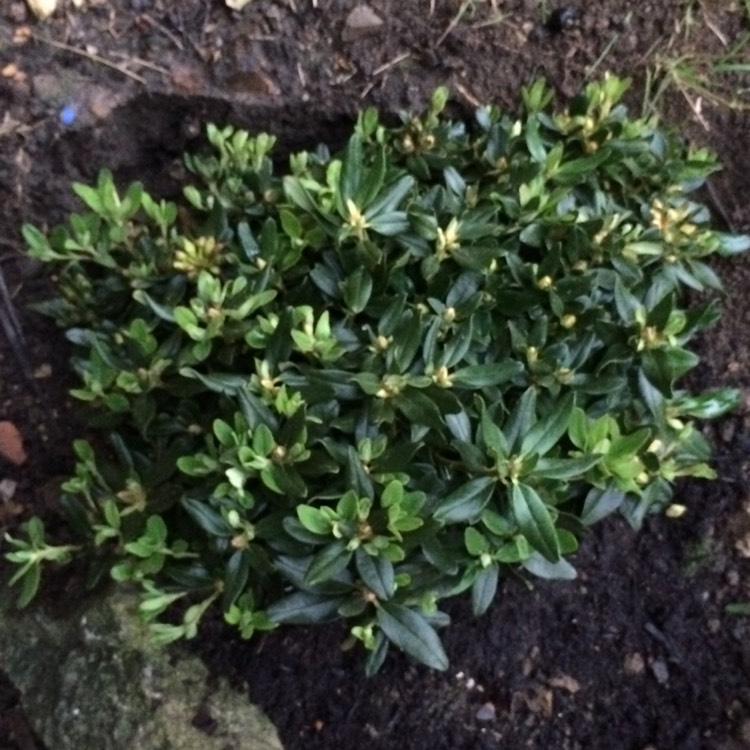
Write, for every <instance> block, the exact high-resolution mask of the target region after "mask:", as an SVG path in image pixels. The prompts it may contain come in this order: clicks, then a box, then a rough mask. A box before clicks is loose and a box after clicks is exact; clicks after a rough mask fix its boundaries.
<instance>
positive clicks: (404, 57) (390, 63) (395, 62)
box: [372, 52, 411, 77]
mask: <svg viewBox="0 0 750 750" xmlns="http://www.w3.org/2000/svg"><path fill="white" fill-rule="evenodd" d="M410 57H411V52H402V53H401V54H400V55H396V57H394V58H393V60H389V61H388V62H387V63H383V65H381V66H380V67H379V68H375V70H373V71H372V75H373V77H374V76H379V75H381V74H382V73H385V71H386V70H390V69H391V68H392V67H393V66H394V65H398V64H399V63H401V62H403V61H404V60H408V59H409V58H410Z"/></svg>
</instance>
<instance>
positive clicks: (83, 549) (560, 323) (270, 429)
mask: <svg viewBox="0 0 750 750" xmlns="http://www.w3.org/2000/svg"><path fill="white" fill-rule="evenodd" d="M626 86H627V84H626V82H624V81H622V80H619V79H617V78H614V77H607V78H605V80H604V81H603V82H601V83H597V84H591V85H589V86H588V87H587V89H586V91H585V93H584V94H582V95H581V96H580V97H579V98H577V99H575V100H574V101H573V102H572V103H571V105H570V107H569V110H568V111H567V112H565V113H563V114H554V113H551V112H550V111H549V102H550V99H551V94H550V92H549V90H548V89H547V88H546V87H545V86H544V85H543V84H542V83H536V84H534V85H533V86H531V87H530V88H529V89H527V90H525V91H524V92H523V103H524V109H525V113H524V115H523V116H522V117H521V119H514V118H513V117H510V116H509V115H507V114H505V113H503V112H502V111H500V110H498V109H496V108H495V107H483V108H481V109H479V110H478V111H477V113H476V118H475V122H474V123H473V124H472V125H471V126H467V125H465V124H463V123H460V122H450V121H447V120H446V119H443V117H442V116H441V111H442V109H443V107H444V105H445V100H446V92H445V91H444V90H438V91H437V92H436V93H435V95H434V96H433V98H432V100H431V104H430V107H429V109H428V111H427V112H426V113H425V114H424V115H423V116H422V117H421V118H412V117H407V116H404V117H403V118H402V124H401V125H399V126H398V127H395V128H389V127H387V126H385V125H383V124H381V123H380V121H379V118H378V114H377V112H375V111H374V110H371V109H368V110H366V111H364V112H362V114H361V115H360V117H359V119H358V122H357V124H356V127H355V129H354V134H353V135H352V137H351V139H350V140H349V142H348V144H347V145H346V147H345V148H344V150H343V151H342V152H341V153H339V154H337V155H331V154H330V153H329V152H328V150H327V149H326V148H324V147H320V148H318V149H317V150H316V151H313V152H309V153H300V154H295V155H293V156H292V157H291V158H290V159H289V168H288V171H287V172H286V173H285V174H283V175H282V176H280V177H279V176H276V175H275V173H274V165H273V162H272V161H271V159H270V156H269V154H270V152H271V149H272V147H273V145H274V138H273V137H271V136H269V135H264V134H261V135H258V136H255V137H253V136H250V135H249V134H248V133H246V132H244V131H242V130H236V129H234V128H232V127H225V128H223V129H219V128H217V127H214V126H209V128H208V138H209V141H210V143H211V145H212V146H213V149H214V150H213V152H212V153H210V154H208V155H194V156H188V157H187V165H188V167H189V168H190V170H191V171H192V172H193V174H194V175H195V182H194V184H191V185H189V186H188V187H187V188H186V189H185V192H184V197H185V201H184V202H183V203H182V204H181V205H179V206H178V205H176V204H174V203H170V202H166V201H163V200H162V201H157V200H155V199H154V198H152V197H151V196H149V195H148V194H147V193H146V192H145V191H144V189H143V187H142V186H141V185H140V184H134V185H131V186H130V187H129V188H128V189H127V191H126V192H125V193H124V194H120V193H118V191H117V189H116V188H115V185H114V183H113V179H112V176H111V175H110V174H109V173H107V172H103V173H102V174H101V175H100V177H99V180H98V183H97V185H96V186H94V187H89V186H85V185H81V184H76V185H75V186H74V189H75V191H76V193H77V194H78V196H79V197H80V198H81V199H82V201H83V202H84V203H85V205H86V211H85V212H84V213H81V214H73V215H72V216H71V217H70V219H69V222H68V224H67V226H64V227H58V228H56V229H54V230H53V231H51V232H50V233H48V234H45V233H44V232H42V231H40V230H39V229H37V228H34V227H32V226H28V225H27V226H24V228H23V234H24V237H25V240H26V242H27V244H28V247H29V251H30V253H31V255H32V256H33V257H35V258H38V259H40V260H42V261H44V262H47V263H50V264H53V267H54V269H55V273H57V274H58V275H59V296H58V297H57V298H56V299H54V300H51V301H49V302H47V303H45V304H44V305H43V308H44V310H45V311H46V312H48V313H49V314H51V315H52V316H54V318H55V319H56V320H57V321H58V322H59V323H60V324H61V325H62V326H64V327H65V328H66V329H67V332H68V333H67V335H68V337H69V339H70V340H71V341H72V342H73V344H74V345H75V358H74V361H73V363H74V366H75V369H76V371H77V372H78V374H79V376H80V387H78V388H77V389H75V390H74V391H73V395H74V396H75V397H76V398H78V399H80V400H81V401H82V402H84V403H85V404H86V405H87V406H88V407H89V409H90V424H91V425H92V426H95V427H97V428H99V429H100V430H101V431H102V432H103V433H104V434H106V435H107V436H108V439H109V445H110V446H111V450H108V449H107V448H106V445H107V443H106V441H104V440H102V441H101V445H98V446H97V448H96V451H95V450H94V448H92V446H91V445H90V444H89V443H88V442H85V441H83V440H79V441H77V442H76V443H75V454H76V456H77V468H76V472H75V476H73V477H71V478H70V479H69V480H68V481H67V482H66V483H65V485H64V488H63V489H64V496H63V498H62V504H63V507H64V510H65V512H66V514H67V517H68V519H69V523H70V526H71V528H72V530H73V531H74V532H75V533H76V534H77V535H78V536H79V537H80V541H79V542H74V543H71V544H66V545H55V544H50V543H48V542H47V541H46V540H45V530H44V527H43V525H42V523H41V522H40V521H39V520H38V519H34V520H32V521H30V522H28V524H27V525H26V535H25V536H23V537H19V538H11V539H9V540H8V541H9V544H10V545H11V546H12V548H13V549H12V551H10V552H9V553H8V554H7V557H8V558H9V559H11V560H12V561H14V562H15V563H17V564H18V565H19V568H18V570H17V572H16V575H15V577H14V580H15V581H20V583H21V585H22V587H21V603H22V604H24V603H26V602H28V601H29V600H30V599H31V598H32V597H33V595H34V593H35V591H36V589H37V586H38V582H39V570H40V567H41V565H42V563H43V562H44V561H58V562H59V561H64V560H67V559H68V558H70V557H71V556H73V555H78V554H82V553H86V554H87V555H88V556H89V559H90V561H91V581H92V582H95V581H96V580H97V579H98V578H100V577H101V576H102V575H106V574H109V575H111V576H112V577H113V578H114V579H115V580H117V581H123V582H124V581H134V582H136V583H137V584H139V585H140V587H141V588H142V598H141V604H140V611H141V613H142V615H143V617H144V618H145V619H146V620H147V621H151V622H152V624H153V629H154V635H155V637H156V639H157V640H158V641H160V642H169V641H172V640H174V639H177V638H180V637H188V638H190V637H193V636H194V635H195V634H196V632H197V628H198V625H199V621H200V619H201V617H202V616H203V615H204V613H205V612H206V611H207V610H208V608H209V607H210V606H211V605H213V604H217V605H218V606H220V607H221V611H222V612H223V614H224V617H225V619H226V621H227V622H229V623H232V624H233V625H236V626H237V628H238V629H239V631H240V633H241V634H242V636H244V637H250V636H251V635H252V634H253V633H254V632H255V631H259V630H268V629H271V628H274V627H276V626H278V625H282V624H288V623H319V622H323V621H329V620H332V619H335V618H345V619H346V620H348V621H349V622H350V625H351V630H350V633H351V636H352V638H353V639H355V640H357V641H360V642H361V643H362V644H363V645H364V647H365V648H366V649H367V650H368V651H369V655H368V660H367V670H368V672H370V673H372V672H374V671H375V670H377V668H378V667H379V666H380V664H381V663H382V662H383V659H384V658H385V655H386V652H387V650H388V648H389V645H390V644H394V645H395V646H397V647H399V648H400V649H403V650H404V651H406V652H407V653H409V654H410V655H411V656H413V657H414V658H416V659H418V660H419V661H421V662H423V663H425V664H427V665H429V666H430V667H434V668H436V669H445V668H446V666H447V659H446V655H445V653H444V650H443V648H442V645H441V643H440V640H439V637H438V635H437V632H436V628H438V627H440V626H443V625H445V624H447V621H448V618H447V616H446V615H445V614H444V613H442V612H441V611H440V610H439V609H438V605H439V603H440V601H441V600H442V599H445V598H446V597H450V596H455V595H457V594H460V593H462V592H470V596H471V601H472V603H473V608H474V611H475V612H476V613H477V614H480V613H482V612H484V611H485V610H486V609H487V608H488V606H489V605H490V603H491V602H492V600H493V597H494V596H495V593H496V591H497V588H498V582H499V580H500V579H501V578H502V576H503V575H505V574H506V573H508V572H510V571H513V572H516V573H520V574H521V575H524V576H526V575H528V576H540V577H542V578H558V579H570V578H573V577H574V576H575V569H574V568H573V566H572V564H571V562H570V561H569V560H568V557H569V556H570V555H571V554H573V553H574V552H575V551H576V548H577V546H578V543H579V539H580V537H581V536H582V535H583V534H584V532H585V530H586V528H587V527H588V526H590V525H591V524H593V523H595V522H596V521H599V520H601V519H602V518H604V517H605V516H607V515H608V514H610V513H613V512H615V511H619V512H620V513H622V514H623V515H624V516H625V517H626V518H627V519H628V521H629V522H630V523H631V524H632V526H634V527H636V528H637V527H638V526H639V525H640V524H641V522H642V520H643V519H644V517H645V516H646V514H647V513H649V512H652V511H657V510H662V509H664V508H667V509H668V511H669V512H670V513H671V514H677V513H678V512H680V507H679V506H678V505H674V504H672V505H670V502H671V500H670V498H671V496H672V484H673V482H674V481H675V480H676V479H677V478H678V477H681V476H693V477H704V478H710V477H712V476H713V471H712V469H711V468H709V465H708V463H707V461H708V459H709V447H708V445H707V442H706V440H705V439H704V438H703V436H702V435H701V433H700V432H699V431H698V430H697V429H696V427H695V426H694V424H693V419H694V418H701V419H702V418H711V417H715V416H718V415H720V414H722V413H724V412H725V411H726V410H728V409H729V408H731V407H732V406H733V405H734V404H735V403H736V400H737V394H736V393H735V392H734V391H730V390H717V391H711V392H708V393H702V394H696V395H693V394H691V393H688V392H685V391H684V390H680V389H678V388H677V386H676V383H677V381H678V380H679V378H680V377H681V376H683V375H684V374H685V373H686V372H688V371H689V370H690V369H691V368H693V367H695V366H696V364H697V363H698V357H697V356H696V355H695V354H694V353H692V352H691V351H690V350H689V349H688V348H687V345H688V342H689V341H690V339H691V338H692V337H693V336H694V335H695V334H696V333H697V332H698V331H701V330H703V329H705V328H706V327H707V326H709V325H710V324H712V323H714V322H715V321H716V320H717V318H718V310H717V304H716V299H715V298H716V296H717V295H716V294H715V293H716V292H718V291H719V290H720V282H719V280H718V278H717V276H716V275H715V273H714V272H713V271H712V270H711V268H710V267H709V266H708V265H706V264H705V262H704V259H705V258H706V257H707V256H709V255H711V254H713V253H717V254H720V255H731V254H733V253H737V252H740V251H742V250H745V249H746V248H747V247H748V241H747V239H746V238H744V237H733V236H729V235H726V234H722V233H721V232H717V231H714V230H712V229H711V228H709V226H708V221H709V215H708V211H707V209H706V208H705V207H704V206H703V205H701V204H700V203H698V202H695V201H694V200H692V199H691V198H690V197H689V196H690V193H691V192H692V191H694V190H695V189H696V188H698V187H699V186H700V185H701V183H702V182H703V181H704V179H705V178H706V176H707V175H708V174H709V173H711V172H712V171H713V170H715V169H716V168H717V165H716V162H715V160H714V158H713V157H712V156H711V155H710V154H709V153H707V152H706V151H703V150H692V149H688V148H686V147H685V146H684V145H683V144H681V143H680V142H679V141H678V140H675V139H674V138H672V137H671V136H670V135H668V134H666V133H665V132H662V131H661V130H659V129H658V127H657V125H656V124H655V122H654V121H652V120H639V119H630V118H629V117H628V116H627V113H626V111H625V109H624V107H623V106H621V105H620V104H618V101H619V99H620V98H621V96H622V94H623V92H624V90H625V88H626ZM684 287H688V288H689V289H691V290H695V291H696V292H700V293H708V294H702V295H701V299H702V302H701V304H696V305H694V306H691V307H690V308H689V309H685V308H684V307H682V306H681V303H680V292H681V290H682V289H683V288H684ZM173 610H174V614H172V615H171V616H170V615H169V614H168V616H167V618H166V621H158V620H159V618H160V616H161V615H162V614H164V613H165V612H167V611H169V612H173Z"/></svg>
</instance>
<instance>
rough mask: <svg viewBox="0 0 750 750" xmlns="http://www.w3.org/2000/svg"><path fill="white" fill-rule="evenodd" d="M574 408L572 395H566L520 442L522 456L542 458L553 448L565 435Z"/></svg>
mask: <svg viewBox="0 0 750 750" xmlns="http://www.w3.org/2000/svg"><path fill="white" fill-rule="evenodd" d="M574 406H575V399H574V397H573V395H572V394H568V395H567V396H565V397H564V398H563V399H561V400H560V402H559V403H557V404H555V407H554V411H553V412H552V413H551V414H550V415H549V416H547V417H545V418H544V419H540V420H539V421H538V422H537V423H536V424H535V425H534V426H533V427H532V428H531V430H529V432H528V434H527V435H526V437H525V438H524V439H523V441H522V442H521V453H522V454H523V455H524V456H532V455H539V456H543V455H544V454H545V453H547V452H548V451H549V450H550V449H551V448H553V447H554V446H555V445H556V444H557V442H558V441H559V440H560V438H561V437H562V436H563V435H564V434H565V433H566V431H567V429H568V423H569V422H570V417H571V415H572V413H573V408H574Z"/></svg>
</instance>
